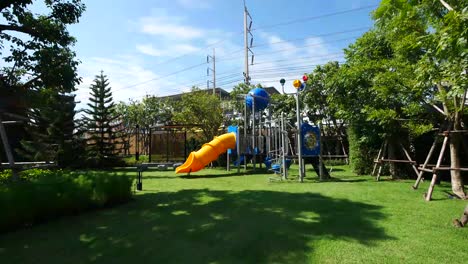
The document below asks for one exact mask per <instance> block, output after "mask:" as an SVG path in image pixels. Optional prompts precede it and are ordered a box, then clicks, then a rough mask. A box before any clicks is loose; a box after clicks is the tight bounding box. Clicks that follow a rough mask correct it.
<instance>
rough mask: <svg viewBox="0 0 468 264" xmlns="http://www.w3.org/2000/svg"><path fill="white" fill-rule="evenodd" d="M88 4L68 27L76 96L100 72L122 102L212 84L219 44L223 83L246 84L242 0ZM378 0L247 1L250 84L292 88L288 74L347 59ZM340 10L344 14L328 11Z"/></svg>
mask: <svg viewBox="0 0 468 264" xmlns="http://www.w3.org/2000/svg"><path fill="white" fill-rule="evenodd" d="M83 2H84V3H85V4H86V6H87V10H86V12H85V13H84V14H83V16H82V18H81V20H80V23H79V24H76V25H73V26H71V27H70V31H71V33H72V34H73V35H74V36H75V37H76V38H77V40H78V42H77V44H76V46H75V51H76V52H77V56H78V59H79V60H80V61H81V64H80V66H79V74H80V76H81V77H82V78H83V83H82V84H81V85H80V86H79V89H78V91H77V99H78V100H80V101H82V103H83V104H84V103H86V102H87V98H88V94H89V86H90V84H91V83H92V80H93V78H94V76H95V75H96V74H98V73H99V72H100V70H103V71H104V73H105V74H106V75H107V76H108V78H109V81H110V84H111V87H112V88H113V93H114V100H116V101H128V100H129V99H133V100H141V98H142V97H143V96H145V95H147V94H148V95H168V94H174V93H179V92H183V91H187V90H189V89H190V87H191V86H192V85H197V86H199V87H201V88H206V80H207V79H211V77H207V66H209V65H208V64H206V56H207V55H208V54H210V55H211V54H212V52H213V48H214V49H215V52H216V71H217V86H218V87H221V88H223V89H225V90H227V91H230V90H231V89H232V87H233V86H234V85H235V84H236V83H239V82H242V79H243V76H242V73H243V71H244V61H243V58H244V57H243V52H242V48H243V33H242V30H243V1H242V0H229V1H228V0H225V1H222V0H171V1H169V0H158V1H151V0H139V1H128V0H99V1H96V0H84V1H83ZM379 2H380V1H379V0H329V1H319V0H308V1H307V0H289V1H284V0H272V1H267V0H247V7H248V10H249V12H250V14H251V15H252V18H253V24H252V28H253V29H254V30H253V31H252V33H253V36H254V41H253V48H252V50H253V52H254V54H255V58H254V65H253V66H251V68H250V69H251V77H252V83H253V84H257V83H262V84H263V85H267V86H270V85H274V86H276V87H277V88H279V87H278V86H279V85H278V80H279V79H280V78H286V79H287V80H288V83H287V84H286V86H285V88H286V89H287V90H288V91H292V90H293V88H292V81H290V79H294V78H300V77H301V76H302V74H303V73H304V72H310V71H311V70H312V69H313V68H314V65H316V64H321V63H324V62H327V61H330V60H338V61H342V60H343V56H342V50H343V48H344V47H346V46H348V45H349V44H350V43H352V42H353V41H354V40H355V39H356V38H357V37H358V36H360V35H361V34H362V33H364V32H365V31H366V30H368V29H369V28H370V27H371V26H372V23H373V22H372V20H371V19H370V12H371V11H372V10H373V9H374V8H375V7H373V6H377V5H378V4H379ZM360 8H361V9H360ZM348 10H353V11H349V12H347V11H348ZM337 12H341V14H337V15H333V16H324V15H327V14H331V13H337ZM200 64H203V65H200ZM192 66H193V67H192ZM187 68H191V69H190V70H186V71H181V70H183V69H187ZM178 71H181V72H179V73H177V74H172V73H175V72H178ZM169 74H172V75H170V76H168V75H169Z"/></svg>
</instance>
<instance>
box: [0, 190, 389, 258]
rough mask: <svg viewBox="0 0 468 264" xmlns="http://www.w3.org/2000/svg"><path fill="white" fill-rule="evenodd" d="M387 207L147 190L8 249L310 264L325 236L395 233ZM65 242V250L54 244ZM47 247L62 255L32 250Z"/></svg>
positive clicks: (365, 238)
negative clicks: (387, 227)
mask: <svg viewBox="0 0 468 264" xmlns="http://www.w3.org/2000/svg"><path fill="white" fill-rule="evenodd" d="M381 209H382V208H381V207H379V206H376V205H371V204H366V203H360V202H353V201H349V200H344V199H333V198H330V197H326V196H323V195H320V194H316V193H284V192H274V191H253V190H252V191H250V190H249V191H240V192H231V191H213V190H209V189H198V190H181V191H178V192H161V193H157V194H153V193H151V194H142V195H138V196H137V197H136V200H135V201H134V202H133V203H131V204H129V205H127V206H126V209H125V210H119V211H114V213H112V214H111V213H109V214H102V215H100V216H99V217H95V218H92V217H90V218H87V219H86V221H83V220H82V221H79V220H77V223H75V225H74V226H71V227H70V226H69V223H68V222H66V223H63V224H61V225H58V226H56V225H54V227H49V228H48V230H42V232H41V233H44V232H45V233H46V234H47V243H42V242H41V241H42V240H40V239H39V241H38V240H36V242H33V241H28V242H27V243H28V249H27V250H26V249H24V248H22V247H21V246H22V245H19V246H18V248H14V247H9V246H8V245H7V246H5V248H3V252H2V253H3V255H4V256H9V259H10V260H13V261H11V262H10V263H14V262H17V263H25V262H28V261H26V260H25V259H24V258H27V257H29V258H30V259H31V260H32V262H38V263H63V261H64V260H65V259H80V260H81V261H83V262H99V263H130V262H132V263H135V262H136V263H138V262H141V261H142V262H145V263H306V262H309V261H310V260H309V259H308V257H309V254H310V252H311V251H313V250H314V242H315V241H317V240H320V239H323V238H324V237H327V238H330V237H332V238H333V239H334V240H352V241H355V242H356V243H361V244H364V245H366V246H373V245H374V244H375V243H376V242H378V241H381V240H388V239H393V238H392V237H390V236H388V235H387V234H385V231H384V229H383V228H381V227H379V225H378V223H379V221H383V220H385V219H386V216H385V215H384V214H383V213H382V212H381ZM116 212H117V213H116ZM65 229H66V232H64V230H65ZM57 233H58V234H59V235H58V234H57ZM53 239H55V240H60V241H53ZM44 244H46V245H44ZM63 244H66V245H67V246H66V250H63V248H62V250H60V249H57V248H54V247H60V246H61V247H63ZM45 250H48V251H49V252H56V253H54V254H37V256H31V254H30V253H31V252H34V251H37V252H45ZM26 251H27V252H28V253H29V255H28V254H27V253H26ZM0 255H2V254H0Z"/></svg>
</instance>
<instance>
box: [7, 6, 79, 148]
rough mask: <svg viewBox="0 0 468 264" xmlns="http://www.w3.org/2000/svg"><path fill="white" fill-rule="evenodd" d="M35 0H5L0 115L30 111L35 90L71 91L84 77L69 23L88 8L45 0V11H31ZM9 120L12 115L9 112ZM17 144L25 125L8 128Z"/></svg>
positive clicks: (23, 135)
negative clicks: (80, 76) (81, 74)
mask: <svg viewBox="0 0 468 264" xmlns="http://www.w3.org/2000/svg"><path fill="white" fill-rule="evenodd" d="M33 2H35V1H33V0H2V1H0V13H1V16H2V20H1V21H0V57H1V59H2V60H3V63H2V64H1V67H0V114H1V113H9V114H16V115H21V116H23V117H24V116H26V115H27V114H26V112H27V109H29V108H34V107H37V104H38V102H34V101H33V100H31V99H33V98H37V96H35V95H36V93H37V91H39V90H41V89H53V90H54V91H56V93H57V94H60V93H61V94H64V93H70V92H72V91H74V90H75V85H76V84H77V83H78V82H79V81H80V78H79V77H78V75H77V73H76V68H77V65H78V61H77V60H76V59H75V53H74V52H73V51H72V49H71V48H72V46H73V45H74V43H75V39H74V38H73V37H72V36H71V35H70V34H69V32H68V30H67V25H70V24H74V23H77V22H78V19H79V17H80V16H81V14H82V13H83V11H84V10H85V6H84V4H82V3H81V1H80V0H68V1H67V0H44V1H43V2H44V4H45V5H44V6H45V8H43V9H42V10H46V11H45V12H44V13H41V14H39V13H37V12H35V11H32V10H31V6H32V4H33ZM9 119H13V118H12V117H11V116H9ZM7 133H8V138H9V139H10V142H11V143H12V144H11V145H12V148H17V147H19V141H20V139H22V138H24V137H25V131H24V129H23V128H22V127H21V126H11V127H8V129H7Z"/></svg>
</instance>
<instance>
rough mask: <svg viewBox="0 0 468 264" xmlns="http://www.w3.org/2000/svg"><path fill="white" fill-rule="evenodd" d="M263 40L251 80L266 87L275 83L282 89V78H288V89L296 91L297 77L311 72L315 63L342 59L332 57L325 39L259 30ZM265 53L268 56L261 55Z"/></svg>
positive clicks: (286, 88)
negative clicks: (286, 36) (290, 37)
mask: <svg viewBox="0 0 468 264" xmlns="http://www.w3.org/2000/svg"><path fill="white" fill-rule="evenodd" d="M258 35H259V36H260V39H261V41H262V43H265V44H266V45H265V46H264V45H262V46H261V47H259V49H255V48H254V52H255V53H256V54H258V55H259V56H257V57H256V59H255V61H256V63H255V64H254V65H253V66H251V78H252V83H253V84H257V83H261V84H262V85H264V86H275V87H277V88H278V89H281V86H280V84H279V79H281V78H284V79H286V85H285V91H286V92H288V93H290V92H295V88H294V87H293V86H292V81H293V80H294V79H300V78H301V77H302V75H303V74H304V73H306V72H311V71H312V70H313V69H314V68H315V65H316V64H323V63H326V62H328V61H330V60H339V58H338V57H336V56H335V57H333V56H330V54H331V53H334V52H332V51H331V47H330V46H328V45H327V44H326V43H325V42H324V41H323V39H322V38H319V37H310V38H306V39H304V40H302V41H294V42H292V41H287V40H284V39H283V38H281V37H280V36H278V35H275V34H271V33H267V32H259V34H258ZM262 54H265V55H262Z"/></svg>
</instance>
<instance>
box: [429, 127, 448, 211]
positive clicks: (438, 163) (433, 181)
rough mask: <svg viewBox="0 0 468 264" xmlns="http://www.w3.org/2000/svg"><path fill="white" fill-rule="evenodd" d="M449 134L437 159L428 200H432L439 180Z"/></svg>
mask: <svg viewBox="0 0 468 264" xmlns="http://www.w3.org/2000/svg"><path fill="white" fill-rule="evenodd" d="M448 139H449V136H448V135H446V136H445V138H444V143H443V144H442V149H441V150H440V154H439V159H437V164H436V166H435V169H434V173H433V174H432V180H431V185H429V189H428V190H427V194H426V197H425V198H426V201H428V202H429V201H430V200H431V197H432V192H433V191H434V187H435V183H436V181H437V169H438V168H439V167H440V163H442V158H443V157H444V152H445V147H446V146H447V142H448Z"/></svg>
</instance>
